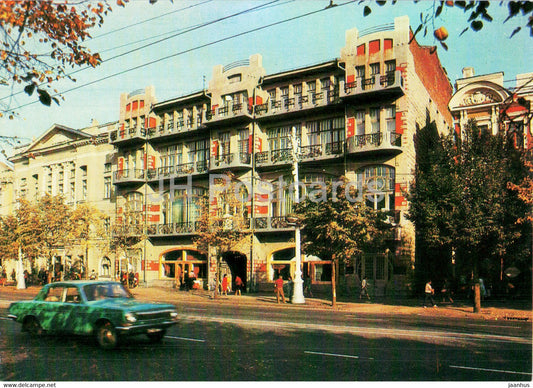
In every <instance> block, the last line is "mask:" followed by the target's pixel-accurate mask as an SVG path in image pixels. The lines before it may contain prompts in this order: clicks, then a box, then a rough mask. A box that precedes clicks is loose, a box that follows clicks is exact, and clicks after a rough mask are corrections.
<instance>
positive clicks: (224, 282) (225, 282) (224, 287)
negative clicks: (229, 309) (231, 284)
mask: <svg viewBox="0 0 533 388" xmlns="http://www.w3.org/2000/svg"><path fill="white" fill-rule="evenodd" d="M222 295H226V296H228V275H226V274H224V277H223V278H222Z"/></svg>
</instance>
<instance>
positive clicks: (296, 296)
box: [291, 127, 305, 304]
mask: <svg viewBox="0 0 533 388" xmlns="http://www.w3.org/2000/svg"><path fill="white" fill-rule="evenodd" d="M298 148H299V147H298V139H297V137H296V127H292V173H293V177H294V201H295V202H296V203H298V202H299V201H300V193H299V182H298ZM294 239H295V243H296V247H295V259H296V270H295V271H294V280H293V283H294V289H293V294H292V299H291V302H292V303H294V304H297V303H298V304H301V303H305V297H304V291H303V280H302V258H301V246H300V224H299V223H298V221H296V226H295V236H294Z"/></svg>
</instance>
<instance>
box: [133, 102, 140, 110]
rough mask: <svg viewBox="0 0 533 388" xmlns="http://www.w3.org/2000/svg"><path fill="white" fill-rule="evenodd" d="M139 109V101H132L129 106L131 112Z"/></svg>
mask: <svg viewBox="0 0 533 388" xmlns="http://www.w3.org/2000/svg"><path fill="white" fill-rule="evenodd" d="M138 107H139V101H133V104H132V106H131V110H136V109H137V108H138Z"/></svg>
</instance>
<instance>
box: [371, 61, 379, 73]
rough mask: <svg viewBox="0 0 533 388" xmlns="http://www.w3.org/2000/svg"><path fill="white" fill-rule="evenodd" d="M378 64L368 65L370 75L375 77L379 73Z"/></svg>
mask: <svg viewBox="0 0 533 388" xmlns="http://www.w3.org/2000/svg"><path fill="white" fill-rule="evenodd" d="M379 70H380V64H379V62H378V63H371V64H370V75H377V74H379V73H380V71H379Z"/></svg>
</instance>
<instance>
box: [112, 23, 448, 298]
mask: <svg viewBox="0 0 533 388" xmlns="http://www.w3.org/2000/svg"><path fill="white" fill-rule="evenodd" d="M411 37H412V31H411V29H410V25H409V20H408V18H407V17H400V18H396V19H395V20H394V23H392V24H389V25H386V26H380V27H377V28H374V29H372V30H369V31H361V32H360V31H358V30H357V29H353V30H350V31H347V33H346V45H345V47H343V48H342V49H341V52H340V56H339V58H336V59H332V60H331V61H327V62H323V63H319V64H316V65H313V66H307V67H304V68H296V69H294V70H290V71H286V72H281V73H277V74H267V73H266V71H265V69H264V68H263V66H262V57H261V56H260V55H258V54H256V55H252V56H250V58H249V59H248V60H243V61H238V62H235V63H232V64H230V65H227V66H222V65H218V66H215V67H214V68H213V74H212V77H211V79H210V81H209V86H208V88H207V89H206V90H202V91H199V92H197V93H193V94H189V95H184V96H180V97H178V98H175V99H171V100H168V101H163V102H159V103H156V102H155V97H154V93H153V89H151V88H147V89H146V90H144V91H137V92H135V93H133V94H130V95H123V96H122V97H121V117H120V120H119V127H118V128H117V129H116V130H115V131H112V132H111V133H110V143H111V144H112V145H113V146H115V148H116V150H117V159H116V160H117V163H116V165H115V166H114V178H113V183H114V184H115V186H116V188H117V209H116V211H117V217H118V219H119V220H124V227H126V228H130V232H131V235H137V236H138V237H139V238H138V239H137V240H136V241H134V242H135V244H134V248H133V249H132V250H131V255H129V257H126V256H128V255H125V257H126V260H127V263H125V264H124V265H128V266H130V267H133V268H134V270H135V271H137V272H139V273H142V276H141V277H142V278H144V279H145V280H146V281H147V282H148V283H159V284H164V283H168V284H176V283H178V284H182V283H183V282H184V281H185V278H186V277H192V276H194V277H195V278H196V279H199V280H200V281H201V283H202V284H203V285H204V286H207V284H212V280H213V279H214V278H215V271H216V270H217V265H216V263H215V260H214V258H213V255H212V252H206V251H202V250H200V249H199V248H198V247H197V246H196V244H195V240H194V238H195V235H196V231H195V228H196V225H197V221H198V218H199V206H198V201H199V199H200V198H201V197H202V196H204V195H210V194H211V195H212V194H213V191H214V185H215V181H216V179H221V177H223V176H224V174H228V173H229V174H231V176H232V177H233V179H235V180H236V181H238V182H242V187H244V188H245V195H244V198H246V199H245V200H244V201H243V206H242V211H243V213H244V214H245V215H246V217H247V218H248V219H249V221H248V223H247V225H249V226H248V227H249V232H250V234H251V237H250V238H246V240H245V241H243V242H242V244H239V245H238V248H235V250H233V251H231V252H226V253H225V254H224V257H223V260H222V262H221V263H220V264H221V272H222V273H223V274H224V273H225V274H227V275H229V276H230V277H231V278H232V279H234V278H235V277H236V276H239V277H240V278H241V279H243V280H244V282H245V284H246V285H247V287H248V288H249V289H253V290H257V289H259V290H261V289H265V290H270V289H271V288H272V285H271V283H272V281H273V279H274V277H275V276H277V275H278V274H281V275H282V276H283V277H285V278H288V276H294V272H295V260H294V257H295V242H294V233H295V230H294V226H293V225H291V224H289V222H288V221H287V216H289V215H290V214H291V213H292V211H293V203H294V196H293V193H292V191H291V190H290V187H291V186H290V185H291V183H292V182H293V176H292V169H293V162H292V156H291V155H292V144H293V143H292V139H291V134H292V132H293V131H294V132H296V134H297V141H298V144H299V164H298V166H299V180H300V181H301V182H303V183H304V184H305V185H307V187H312V185H313V184H316V183H317V182H327V181H332V180H335V179H339V178H340V177H346V178H347V179H348V180H349V181H351V182H357V184H358V185H359V186H358V187H360V188H361V190H363V193H362V197H363V198H364V199H365V201H366V202H367V204H368V205H370V206H372V207H374V208H375V209H376V210H382V211H388V212H390V214H391V222H392V223H393V224H394V225H395V234H394V237H393V238H392V239H391V240H392V241H391V242H390V248H391V249H389V250H388V251H387V252H369V253H368V254H367V255H363V256H361V257H358V258H354V260H353V262H352V263H346V265H345V268H342V270H341V274H342V276H343V277H344V278H345V279H344V280H346V282H345V284H347V287H350V286H356V285H357V282H358V279H361V278H362V277H363V276H367V277H368V278H369V279H371V280H372V281H373V283H374V285H375V288H376V292H377V293H378V294H379V293H384V292H386V290H387V289H389V290H391V289H394V288H401V285H402V284H404V283H405V277H406V276H407V274H408V272H409V270H410V269H412V266H413V257H414V238H413V235H414V234H413V226H412V225H411V224H410V223H409V222H408V221H407V220H406V218H405V212H406V210H407V206H408V205H407V201H406V199H405V194H406V192H407V191H408V186H409V183H410V181H411V179H412V171H413V170H414V164H415V149H414V143H413V136H414V134H415V132H416V130H417V128H420V127H423V126H424V125H425V124H426V122H427V120H431V121H435V123H436V124H437V127H438V129H439V131H441V132H443V131H446V130H448V129H449V128H451V125H452V116H451V115H450V112H449V110H448V106H447V104H448V101H449V99H450V98H451V95H452V86H451V84H450V82H449V80H448V78H447V76H446V73H445V71H444V69H443V68H442V67H441V65H440V62H439V59H438V57H437V55H436V53H435V50H434V48H431V47H421V46H419V45H418V44H417V42H416V40H414V39H413V40H411ZM149 106H150V107H151V109H147V107H149ZM302 190H303V191H305V190H306V189H305V188H303V189H302ZM303 194H304V195H305V193H303ZM211 207H212V209H211V210H212V211H213V208H215V210H214V211H216V209H217V208H218V209H220V208H221V207H223V205H222V204H221V203H217V201H216V200H215V199H213V198H212V197H211ZM126 220H130V221H128V222H126ZM121 233H122V232H121ZM141 235H144V236H146V238H144V239H143V238H140V236H141ZM303 272H304V274H305V275H306V276H310V278H311V279H312V283H313V286H314V287H315V289H316V288H320V287H324V288H326V287H329V284H330V282H331V273H332V269H331V261H329V258H318V257H311V256H304V257H303Z"/></svg>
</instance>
